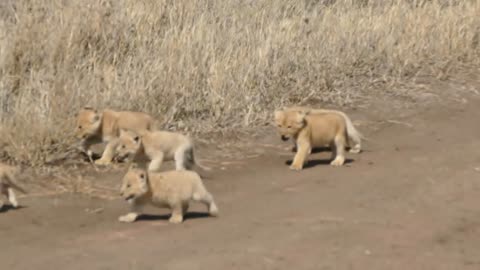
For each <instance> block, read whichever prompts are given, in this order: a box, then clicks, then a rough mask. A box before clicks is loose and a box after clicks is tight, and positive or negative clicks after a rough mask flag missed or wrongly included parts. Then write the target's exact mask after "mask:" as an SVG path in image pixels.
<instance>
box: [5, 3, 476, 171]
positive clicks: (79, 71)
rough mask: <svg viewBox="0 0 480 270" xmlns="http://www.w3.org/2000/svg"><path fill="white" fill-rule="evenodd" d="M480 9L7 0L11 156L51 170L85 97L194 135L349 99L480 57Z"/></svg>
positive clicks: (440, 72) (437, 5) (7, 114)
mask: <svg viewBox="0 0 480 270" xmlns="http://www.w3.org/2000/svg"><path fill="white" fill-rule="evenodd" d="M375 3H376V4H375ZM378 3H381V4H378ZM479 14H480V3H479V1H475V0H458V1H448V0H444V1H440V0H437V1H435V0H432V1H415V0H410V1H408V0H403V1H400V0H398V1H396V0H387V1H368V0H363V1H354V0H350V1H347V0H337V1H319V0H317V1H315V0H311V1H309V0H304V1H296V0H278V1H253V0H245V1H240V0H230V1H213V0H191V1H170V0H110V1H101V0H17V1H15V0H4V1H1V3H0V119H1V129H0V133H1V134H0V135H1V137H0V138H1V139H0V143H3V144H4V145H3V147H2V151H1V152H0V155H2V158H3V159H10V160H12V161H16V162H28V163H29V164H33V165H41V164H42V163H43V162H44V161H45V158H46V157H47V156H49V155H50V154H51V153H54V152H59V151H64V150H65V149H66V147H67V146H68V144H69V143H71V141H72V138H71V129H72V128H73V123H72V117H73V115H74V113H75V112H76V111H77V110H78V108H80V107H81V106H83V105H87V104H88V105H91V106H97V107H99V108H103V107H107V106H108V107H113V108H117V109H132V110H142V111H147V112H150V113H152V114H154V115H156V116H157V117H159V118H160V119H162V120H163V121H164V123H165V125H169V126H176V125H178V123H180V121H181V123H183V125H182V126H184V127H188V128H189V131H191V132H209V131H211V130H213V129H219V128H221V129H235V128H242V127H245V126H253V125H258V124H262V123H265V121H269V118H270V114H271V110H272V109H273V108H274V107H276V106H280V105H282V104H291V103H301V102H321V103H334V104H337V105H348V104H349V103H351V102H353V101H355V99H356V98H358V97H359V96H361V95H368V94H369V93H368V91H366V90H368V89H374V88H376V89H387V88H389V87H391V86H392V85H395V83H396V82H405V81H411V79H412V78H413V77H415V76H419V75H420V74H423V75H433V76H446V75H448V74H451V71H453V70H455V69H456V68H458V67H461V66H462V67H465V66H470V65H472V66H473V65H477V64H478V63H479V54H480V53H479V48H480V47H479V46H480V45H479V39H480V37H479V35H480V16H479Z"/></svg>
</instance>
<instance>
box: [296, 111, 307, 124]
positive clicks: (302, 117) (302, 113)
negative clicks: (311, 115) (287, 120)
mask: <svg viewBox="0 0 480 270" xmlns="http://www.w3.org/2000/svg"><path fill="white" fill-rule="evenodd" d="M307 115H308V112H305V111H298V112H297V117H296V118H297V119H296V120H297V123H299V124H302V123H303V122H305V117H306V116H307Z"/></svg>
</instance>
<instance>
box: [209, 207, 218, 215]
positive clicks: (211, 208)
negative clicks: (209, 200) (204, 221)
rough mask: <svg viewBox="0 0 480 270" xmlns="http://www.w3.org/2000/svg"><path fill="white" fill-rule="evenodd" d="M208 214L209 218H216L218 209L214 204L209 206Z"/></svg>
mask: <svg viewBox="0 0 480 270" xmlns="http://www.w3.org/2000/svg"><path fill="white" fill-rule="evenodd" d="M208 213H209V214H210V216H212V217H217V216H218V208H217V205H216V204H212V205H211V206H210V209H209V210H208Z"/></svg>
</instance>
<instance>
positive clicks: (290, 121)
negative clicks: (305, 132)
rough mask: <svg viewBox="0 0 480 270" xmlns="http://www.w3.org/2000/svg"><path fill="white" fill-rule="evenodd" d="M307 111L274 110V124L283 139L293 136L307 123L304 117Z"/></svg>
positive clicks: (286, 139)
mask: <svg viewBox="0 0 480 270" xmlns="http://www.w3.org/2000/svg"><path fill="white" fill-rule="evenodd" d="M307 114H308V112H306V111H302V110H282V111H280V110H277V111H275V114H274V117H275V124H276V125H277V129H278V132H279V133H280V136H281V138H282V140H283V141H288V140H289V139H290V138H295V137H296V136H297V135H298V133H299V132H300V131H301V130H302V129H303V128H304V127H305V125H306V124H307V123H306V121H305V117H306V116H307Z"/></svg>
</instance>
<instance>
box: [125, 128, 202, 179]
mask: <svg viewBox="0 0 480 270" xmlns="http://www.w3.org/2000/svg"><path fill="white" fill-rule="evenodd" d="M116 151H117V153H118V155H119V157H121V158H127V157H132V159H133V162H135V163H138V164H144V163H147V162H149V165H148V170H149V171H158V170H159V169H160V167H161V165H162V163H163V161H169V160H175V168H176V169H177V170H190V169H192V168H193V166H195V165H196V166H197V167H199V168H201V169H204V170H210V168H208V167H204V166H201V165H200V164H198V162H196V161H195V157H194V150H193V141H192V139H191V138H190V137H188V136H185V135H183V134H180V133H175V132H169V131H152V132H150V131H142V132H134V131H131V130H123V129H122V130H121V131H120V139H119V144H118V146H117V149H116Z"/></svg>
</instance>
